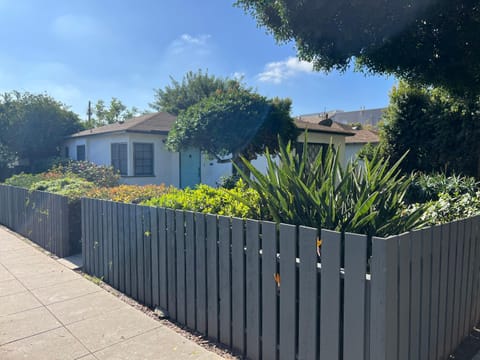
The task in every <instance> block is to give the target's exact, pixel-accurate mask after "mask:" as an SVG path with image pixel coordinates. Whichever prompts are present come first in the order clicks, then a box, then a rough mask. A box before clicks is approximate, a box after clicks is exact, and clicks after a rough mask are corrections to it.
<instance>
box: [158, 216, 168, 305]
mask: <svg viewBox="0 0 480 360" xmlns="http://www.w3.org/2000/svg"><path fill="white" fill-rule="evenodd" d="M157 216H158V272H159V275H158V276H159V281H160V286H159V291H160V295H159V298H160V307H161V308H162V309H163V310H165V311H166V310H167V309H168V260H167V254H168V250H167V231H166V229H167V215H166V212H165V209H157Z"/></svg>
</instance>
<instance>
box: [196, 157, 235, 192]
mask: <svg viewBox="0 0 480 360" xmlns="http://www.w3.org/2000/svg"><path fill="white" fill-rule="evenodd" d="M230 175H232V164H231V163H230V162H228V163H219V162H218V161H217V159H211V158H209V157H208V156H206V155H203V154H202V165H201V177H202V184H207V185H209V186H213V187H216V186H217V185H218V182H219V180H220V178H221V177H222V176H230Z"/></svg>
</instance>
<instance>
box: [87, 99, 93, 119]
mask: <svg viewBox="0 0 480 360" xmlns="http://www.w3.org/2000/svg"><path fill="white" fill-rule="evenodd" d="M87 116H88V124H91V122H92V102H91V101H90V100H88V110H87Z"/></svg>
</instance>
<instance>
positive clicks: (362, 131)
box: [295, 109, 383, 162]
mask: <svg viewBox="0 0 480 360" xmlns="http://www.w3.org/2000/svg"><path fill="white" fill-rule="evenodd" d="M377 110H383V109H373V110H363V112H367V113H369V114H370V115H371V114H376V115H378V116H379V117H378V118H371V117H369V119H371V120H372V121H374V122H375V121H376V123H377V124H378V121H380V118H381V112H379V111H377ZM360 113H361V112H360V111H351V112H348V113H347V112H339V110H336V111H335V112H332V113H331V114H332V115H328V114H329V113H322V114H311V115H302V116H299V117H298V118H297V120H296V121H295V123H296V124H297V126H298V124H299V122H300V121H301V122H305V123H320V124H321V123H324V124H325V123H326V124H329V127H330V129H331V131H332V132H333V131H340V130H342V131H345V132H348V133H350V136H347V137H345V147H344V148H343V149H344V157H342V160H344V161H345V162H346V161H349V160H352V159H354V158H355V157H356V156H357V154H358V153H359V151H360V150H361V149H362V147H364V146H365V145H366V144H373V145H377V144H378V143H379V142H380V138H379V136H378V131H377V130H375V129H374V127H373V126H368V125H369V123H368V122H367V123H366V124H365V123H363V125H361V126H358V125H353V126H352V125H351V124H352V123H353V124H362V122H361V121H359V120H361V119H363V120H366V119H367V117H363V118H361V117H360V115H359V114H360ZM342 114H343V115H344V114H349V116H344V117H343V118H342V119H343V120H345V119H352V120H354V119H355V120H357V121H353V122H352V123H349V125H348V124H346V123H343V122H341V121H338V120H337V119H339V115H342ZM354 115H355V116H354ZM326 116H327V118H325V117H326ZM330 116H332V117H330ZM322 119H323V120H322ZM309 132H310V131H309ZM308 141H309V142H310V136H309V139H308Z"/></svg>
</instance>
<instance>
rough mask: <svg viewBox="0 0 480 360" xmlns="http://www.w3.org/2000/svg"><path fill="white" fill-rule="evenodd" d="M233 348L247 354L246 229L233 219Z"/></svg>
mask: <svg viewBox="0 0 480 360" xmlns="http://www.w3.org/2000/svg"><path fill="white" fill-rule="evenodd" d="M232 308H233V309H234V311H233V313H232V347H233V349H234V350H235V351H238V352H239V353H240V354H242V355H243V354H245V228H244V221H243V220H242V219H236V218H234V219H232Z"/></svg>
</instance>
